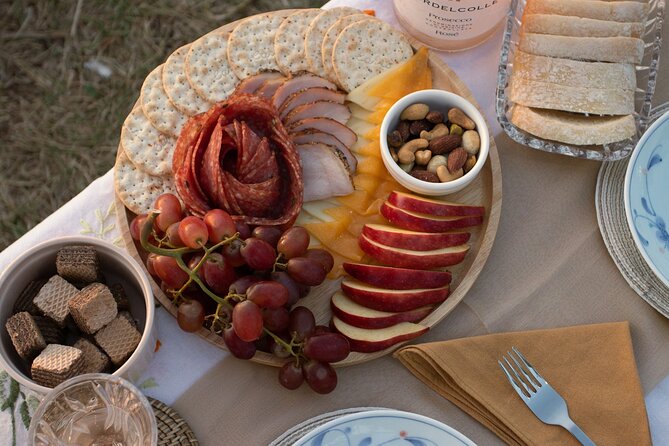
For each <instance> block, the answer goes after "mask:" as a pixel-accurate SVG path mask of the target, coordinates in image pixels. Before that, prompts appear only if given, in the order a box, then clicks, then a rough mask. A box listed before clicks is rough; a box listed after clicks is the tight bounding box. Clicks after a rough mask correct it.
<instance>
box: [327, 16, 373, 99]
mask: <svg viewBox="0 0 669 446" xmlns="http://www.w3.org/2000/svg"><path fill="white" fill-rule="evenodd" d="M361 20H377V19H374V17H372V16H369V15H367V14H353V15H347V16H344V17H341V18H340V19H338V20H337V21H336V22H334V24H333V25H332V26H331V27H330V28H328V30H327V31H326V33H325V35H324V36H323V42H322V43H321V58H322V59H321V63H322V64H323V68H324V70H325V73H326V76H325V77H326V78H327V79H328V80H329V81H331V82H334V83H335V84H339V80H338V79H337V74H336V73H335V71H334V66H333V64H332V50H333V49H334V45H335V42H336V41H337V37H339V34H340V33H341V32H342V31H343V30H344V28H346V27H347V26H348V25H350V24H352V23H355V22H359V21H361ZM339 86H340V87H342V86H341V85H339Z"/></svg>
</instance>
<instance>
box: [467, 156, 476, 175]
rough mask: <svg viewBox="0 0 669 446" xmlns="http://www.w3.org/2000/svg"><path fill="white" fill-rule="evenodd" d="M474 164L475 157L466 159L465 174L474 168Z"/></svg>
mask: <svg viewBox="0 0 669 446" xmlns="http://www.w3.org/2000/svg"><path fill="white" fill-rule="evenodd" d="M475 164H476V155H469V157H468V158H467V161H466V162H465V166H464V169H465V173H467V172H469V171H470V170H472V169H473V168H474V165H475Z"/></svg>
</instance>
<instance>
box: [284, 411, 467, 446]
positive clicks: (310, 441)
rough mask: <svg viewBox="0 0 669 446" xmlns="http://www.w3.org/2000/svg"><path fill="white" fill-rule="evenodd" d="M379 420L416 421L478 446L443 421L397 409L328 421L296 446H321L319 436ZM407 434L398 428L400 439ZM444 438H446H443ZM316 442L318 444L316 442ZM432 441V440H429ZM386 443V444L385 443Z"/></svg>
mask: <svg viewBox="0 0 669 446" xmlns="http://www.w3.org/2000/svg"><path fill="white" fill-rule="evenodd" d="M375 418H376V419H379V418H393V419H397V420H402V419H403V420H409V421H414V422H418V423H422V424H425V425H426V426H429V427H431V428H435V429H438V430H440V431H442V432H443V433H444V434H447V435H448V436H449V437H450V439H453V440H456V441H458V442H459V445H462V446H477V445H476V443H474V442H473V441H472V440H470V439H469V438H467V437H466V436H465V435H463V434H462V433H460V432H458V431H457V430H455V429H454V428H452V427H450V426H448V425H446V424H444V423H442V422H441V421H437V420H435V419H432V418H430V417H427V416H424V415H420V414H416V413H412V412H405V411H401V410H395V409H378V410H366V411H362V412H357V413H352V414H349V415H344V416H341V417H338V418H336V419H334V420H331V421H328V422H327V423H324V424H322V425H321V426H319V427H317V428H315V429H313V430H311V431H309V432H308V433H307V434H305V435H304V436H303V437H302V438H300V439H299V440H298V441H297V442H296V443H295V444H294V446H308V445H321V443H320V442H318V441H317V440H318V438H319V436H321V438H322V436H323V435H325V434H326V433H328V432H332V431H334V430H337V428H339V427H342V426H343V425H345V424H351V423H353V424H354V425H355V423H360V422H362V423H369V422H370V419H375ZM403 434H406V433H405V431H402V430H401V429H399V428H398V435H399V437H398V439H400V438H401V439H408V438H409V437H403V436H402V435H403ZM443 438H446V437H441V439H442V440H443ZM315 440H316V442H314V441H315ZM347 440H348V443H347V444H351V443H350V439H349V438H348V435H347ZM427 440H430V439H427ZM436 440H437V442H434V441H432V440H430V441H431V443H424V442H415V441H411V444H421V445H423V444H424V445H430V444H432V443H434V444H442V443H440V442H439V440H440V439H439V438H437V439H436ZM384 443H385V442H384ZM360 444H365V445H369V446H371V445H373V444H374V443H372V438H371V437H367V438H366V439H364V440H363V442H362V443H360Z"/></svg>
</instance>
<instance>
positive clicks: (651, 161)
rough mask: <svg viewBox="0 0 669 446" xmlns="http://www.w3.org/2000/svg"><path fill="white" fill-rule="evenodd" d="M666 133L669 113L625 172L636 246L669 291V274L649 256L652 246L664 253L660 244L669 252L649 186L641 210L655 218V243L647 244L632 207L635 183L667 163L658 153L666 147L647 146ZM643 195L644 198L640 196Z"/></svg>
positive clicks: (645, 139) (667, 236)
mask: <svg viewBox="0 0 669 446" xmlns="http://www.w3.org/2000/svg"><path fill="white" fill-rule="evenodd" d="M663 130H664V131H665V132H666V133H667V134H668V135H669V112H666V113H665V114H664V115H662V116H661V117H660V118H658V119H657V120H656V121H655V122H654V123H653V124H652V125H651V126H650V127H649V128H648V130H647V131H646V132H645V133H644V134H643V136H642V137H641V139H640V140H639V142H638V143H637V145H636V147H635V148H634V152H632V155H631V156H630V160H629V164H628V165H627V171H626V172H625V186H624V201H625V215H626V217H627V224H628V226H629V228H630V232H631V233H632V238H633V239H634V244H635V245H636V247H637V249H638V250H639V252H640V253H641V256H642V257H643V259H644V261H645V262H646V264H648V266H649V267H650V269H651V270H652V271H653V273H655V275H656V276H657V278H658V279H660V281H661V282H662V283H664V285H666V286H667V287H669V271H663V270H662V269H660V267H659V266H658V265H657V264H656V262H655V261H654V259H653V257H652V256H651V255H650V253H649V249H650V248H651V246H653V247H654V246H657V247H658V249H660V246H658V245H657V244H658V243H659V244H664V245H665V249H667V250H668V251H669V232H667V227H666V222H665V220H664V219H663V218H662V217H661V216H659V215H657V214H656V212H655V210H654V207H653V206H652V200H651V198H650V191H649V190H647V188H648V185H647V182H646V192H647V193H648V198H646V197H645V196H641V197H640V201H641V207H643V209H644V211H645V213H646V214H648V215H650V217H653V218H654V219H655V221H654V222H651V227H652V226H653V225H654V226H655V228H656V229H657V233H656V237H655V239H651V240H647V239H646V238H644V237H643V236H642V235H641V234H640V232H639V229H638V227H637V225H638V223H637V220H636V219H635V217H639V216H640V214H639V211H637V209H636V208H633V203H632V200H633V199H639V197H637V196H636V194H635V197H631V188H632V182H633V180H634V179H637V178H640V176H641V175H644V176H647V175H648V173H649V171H650V170H651V169H652V168H653V167H655V166H657V165H658V164H660V163H661V162H662V161H663V160H662V156H661V155H660V153H657V152H658V151H661V150H662V149H664V152H667V148H666V147H665V146H664V144H659V145H656V146H655V147H652V146H651V145H650V144H646V143H647V142H648V140H649V139H650V138H651V137H652V136H653V135H654V134H655V132H657V131H663ZM648 150H651V151H652V152H651V154H650V155H649V156H648V163H647V165H646V166H639V161H640V156H641V154H642V153H643V154H645V152H646V151H648ZM668 154H669V153H668ZM668 161H669V160H668ZM660 192H662V191H660ZM639 195H643V194H642V193H639ZM650 217H648V218H647V219H649V218H650ZM656 239H657V240H656ZM667 255H669V254H667Z"/></svg>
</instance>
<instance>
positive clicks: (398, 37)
mask: <svg viewBox="0 0 669 446" xmlns="http://www.w3.org/2000/svg"><path fill="white" fill-rule="evenodd" d="M412 55H413V49H412V48H411V44H410V43H409V40H407V38H406V36H405V35H404V34H402V32H400V31H398V30H396V29H394V28H393V27H391V26H390V25H388V24H387V23H385V22H382V21H380V20H361V21H359V22H355V23H352V24H350V25H348V26H347V27H346V28H344V30H343V31H342V32H341V33H340V34H339V37H338V38H337V40H336V42H335V46H334V49H333V50H332V62H333V65H334V70H335V73H336V74H337V79H338V81H339V83H340V84H341V86H342V88H343V89H344V90H346V91H352V90H354V89H355V88H356V87H357V86H359V85H360V84H362V83H363V82H365V81H366V80H368V79H371V78H372V77H374V76H376V75H378V74H381V73H383V72H384V71H386V70H387V69H388V68H390V67H392V66H394V65H397V64H398V63H401V62H404V61H405V60H407V59H409V58H410V57H411V56H412Z"/></svg>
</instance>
